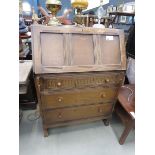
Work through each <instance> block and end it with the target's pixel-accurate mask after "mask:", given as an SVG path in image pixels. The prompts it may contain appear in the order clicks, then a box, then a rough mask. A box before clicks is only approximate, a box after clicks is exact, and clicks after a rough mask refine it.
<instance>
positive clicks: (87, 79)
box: [41, 73, 124, 90]
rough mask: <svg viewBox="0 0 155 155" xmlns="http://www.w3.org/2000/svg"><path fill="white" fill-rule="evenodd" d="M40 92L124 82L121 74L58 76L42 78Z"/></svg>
mask: <svg viewBox="0 0 155 155" xmlns="http://www.w3.org/2000/svg"><path fill="white" fill-rule="evenodd" d="M41 79H42V90H44V89H52V90H62V89H72V88H85V87H97V86H100V85H120V84H121V83H122V82H123V80H124V74H123V73H102V74H101V73H100V74H99V73H96V74H95V73H92V74H91V73H89V74H88V73H87V74H73V75H72V74H70V75H62V76H60V75H58V76H52V75H51V76H44V77H42V78H41Z"/></svg>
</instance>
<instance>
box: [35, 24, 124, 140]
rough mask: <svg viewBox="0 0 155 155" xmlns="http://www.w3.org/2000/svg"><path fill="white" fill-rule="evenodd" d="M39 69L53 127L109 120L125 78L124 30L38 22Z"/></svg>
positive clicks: (45, 114)
mask: <svg viewBox="0 0 155 155" xmlns="http://www.w3.org/2000/svg"><path fill="white" fill-rule="evenodd" d="M32 49H33V71H34V74H35V85H36V90H37V97H38V101H39V106H40V113H41V117H42V122H43V130H44V136H45V137H46V136H48V128H52V127H57V126H65V125H70V124H75V123H84V122H89V121H96V120H103V121H104V124H105V125H108V124H109V118H110V117H111V115H112V112H113V108H114V105H115V102H116V100H117V95H118V89H119V88H120V86H121V85H122V84H123V82H124V77H125V70H126V54H125V46H124V32H123V30H117V29H95V28H90V27H89V28H88V27H83V28H81V27H66V26H43V25H32Z"/></svg>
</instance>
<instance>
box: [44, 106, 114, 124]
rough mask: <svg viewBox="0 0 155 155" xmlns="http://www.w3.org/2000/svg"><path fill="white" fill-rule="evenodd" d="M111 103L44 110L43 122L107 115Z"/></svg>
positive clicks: (49, 122) (109, 112)
mask: <svg viewBox="0 0 155 155" xmlns="http://www.w3.org/2000/svg"><path fill="white" fill-rule="evenodd" d="M112 109H113V104H112V103H104V104H97V105H89V106H80V107H73V108H64V109H57V110H49V111H48V110H47V111H44V112H43V114H44V122H45V123H46V124H51V123H56V122H64V121H72V120H78V119H86V118H91V117H96V116H108V115H110V114H111V113H112Z"/></svg>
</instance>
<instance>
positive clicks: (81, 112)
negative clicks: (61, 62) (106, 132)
mask: <svg viewBox="0 0 155 155" xmlns="http://www.w3.org/2000/svg"><path fill="white" fill-rule="evenodd" d="M56 77H57V78H56ZM91 78H92V79H93V82H92V81H91ZM35 79H36V87H37V94H38V97H39V104H40V110H41V115H42V119H43V129H44V136H48V134H47V132H48V130H47V129H48V128H49V127H56V126H64V125H67V124H72V123H74V122H83V121H84V120H86V122H87V120H92V121H93V120H96V119H95V118H99V119H97V120H103V122H104V124H105V125H106V126H108V125H109V118H110V117H111V114H112V112H113V109H114V105H115V102H116V100H117V94H118V89H119V87H120V86H121V85H122V84H123V81H124V72H123V71H121V72H118V71H117V72H99V73H98V72H97V73H80V74H79V73H69V74H68V73H65V74H59V75H58V76H56V75H55V74H41V75H36V76H35ZM116 79H117V80H116ZM52 80H53V81H52Z"/></svg>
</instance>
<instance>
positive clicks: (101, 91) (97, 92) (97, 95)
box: [41, 87, 117, 109]
mask: <svg viewBox="0 0 155 155" xmlns="http://www.w3.org/2000/svg"><path fill="white" fill-rule="evenodd" d="M116 97H117V88H102V87H97V88H94V89H91V88H85V89H82V90H78V89H73V90H72V91H71V90H70V91H62V92H60V91H59V92H56V91H53V92H50V93H49V92H44V93H41V103H42V108H43V109H49V108H60V107H70V106H75V105H86V104H91V103H92V104H94V103H103V102H112V101H114V100H115V99H116Z"/></svg>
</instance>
